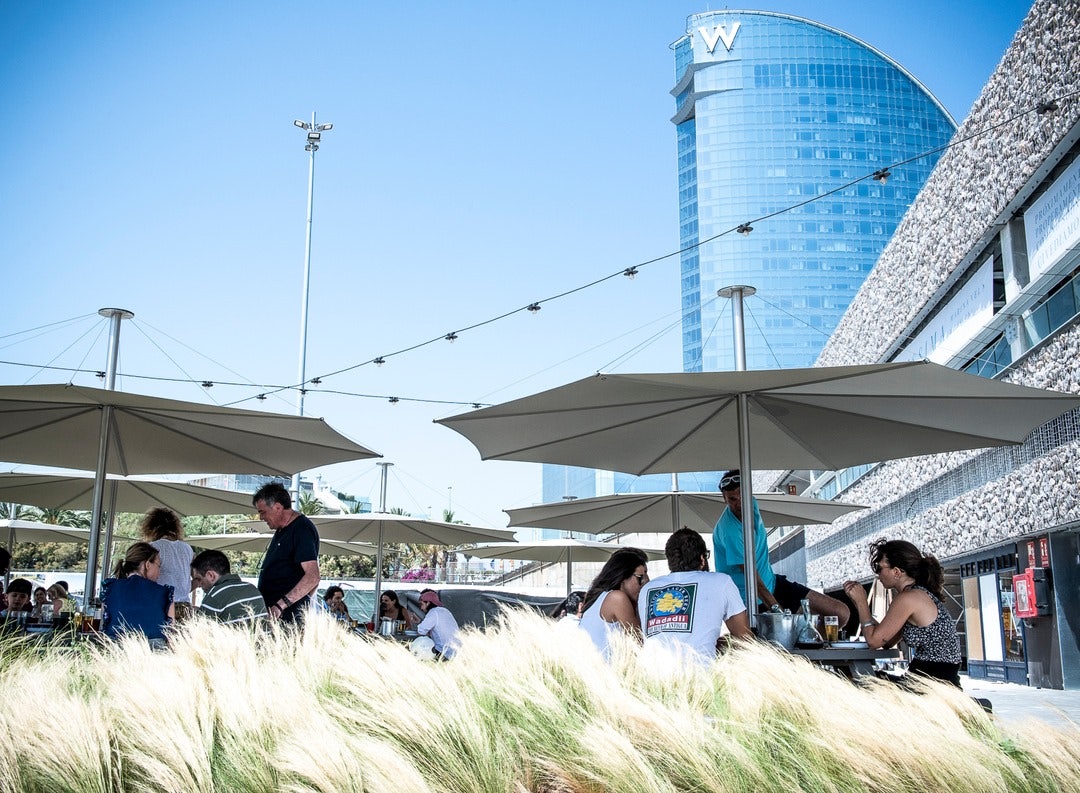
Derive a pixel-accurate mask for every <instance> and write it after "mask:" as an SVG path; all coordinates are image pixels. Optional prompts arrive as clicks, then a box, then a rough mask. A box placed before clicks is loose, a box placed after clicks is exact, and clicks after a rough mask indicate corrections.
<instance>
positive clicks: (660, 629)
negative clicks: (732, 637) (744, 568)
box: [638, 570, 746, 661]
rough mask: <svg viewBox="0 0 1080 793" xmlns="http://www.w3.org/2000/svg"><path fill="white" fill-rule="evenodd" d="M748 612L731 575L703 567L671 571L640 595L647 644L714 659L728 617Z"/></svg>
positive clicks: (639, 609)
mask: <svg viewBox="0 0 1080 793" xmlns="http://www.w3.org/2000/svg"><path fill="white" fill-rule="evenodd" d="M744 611H746V605H745V604H744V603H743V600H742V598H741V597H740V596H739V589H738V587H736V586H735V582H734V581H732V580H731V576H729V575H726V574H724V573H710V572H705V571H704V570H700V571H698V570H687V571H684V572H681V573H668V574H667V575H664V576H660V577H659V578H654V579H653V580H652V581H650V582H649V583H647V584H646V585H645V586H644V587H643V588H642V590H641V594H640V595H638V616H639V617H640V618H641V632H642V634H643V635H644V637H645V647H646V648H648V647H650V646H654V645H658V646H666V647H669V648H672V649H690V650H693V651H694V652H696V653H697V654H699V655H700V656H702V657H703V658H704V659H705V660H709V661H711V660H712V659H713V658H714V657H716V640H717V639H719V638H720V633H721V631H722V629H723V626H724V622H725V620H728V619H730V618H731V617H734V616H735V615H736V614H741V613H742V612H744Z"/></svg>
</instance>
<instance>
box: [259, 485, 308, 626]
mask: <svg viewBox="0 0 1080 793" xmlns="http://www.w3.org/2000/svg"><path fill="white" fill-rule="evenodd" d="M251 503H252V504H253V505H254V506H255V509H256V511H258V513H259V519H260V520H262V521H265V522H266V525H267V526H269V527H270V528H271V529H273V530H274V536H273V538H272V539H271V540H270V545H269V546H267V548H266V555H265V556H264V557H263V561H262V566H261V567H260V568H259V592H261V593H262V596H263V599H264V600H265V601H266V608H267V610H268V611H269V612H270V617H271V618H273V619H280V620H282V621H283V622H293V623H302V622H303V620H304V608H305V607H306V606H307V604H308V598H309V596H310V595H311V593H312V592H314V591H315V589H316V588H317V587H318V586H319V532H318V530H317V529H316V528H315V524H314V523H312V522H311V521H310V520H308V518H307V517H306V516H305V515H301V514H300V513H299V512H297V511H296V510H294V509H293V508H292V497H291V496H290V495H289V491H288V490H286V489H285V488H284V487H283V486H282V485H281V484H279V483H278V482H271V483H270V484H267V485H263V486H262V487H261V488H259V489H258V491H256V493H255V495H254V496H253V497H252V499H251Z"/></svg>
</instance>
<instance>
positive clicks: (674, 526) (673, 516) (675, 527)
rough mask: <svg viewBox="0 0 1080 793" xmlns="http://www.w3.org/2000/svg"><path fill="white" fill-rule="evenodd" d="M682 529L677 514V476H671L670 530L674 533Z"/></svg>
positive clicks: (679, 517)
mask: <svg viewBox="0 0 1080 793" xmlns="http://www.w3.org/2000/svg"><path fill="white" fill-rule="evenodd" d="M681 528H682V516H681V515H680V514H679V475H678V474H676V473H672V475H671V530H672V532H676V531H678V530H679V529H681Z"/></svg>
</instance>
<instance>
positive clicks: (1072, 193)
mask: <svg viewBox="0 0 1080 793" xmlns="http://www.w3.org/2000/svg"><path fill="white" fill-rule="evenodd" d="M1024 233H1025V234H1026V235H1027V252H1028V273H1029V274H1030V277H1031V280H1032V281H1034V280H1035V279H1036V278H1038V277H1039V276H1040V275H1042V274H1043V273H1045V272H1047V271H1048V270H1050V269H1051V268H1052V267H1053V266H1054V265H1056V264H1057V263H1058V262H1060V261H1061V259H1062V258H1063V257H1064V256H1065V255H1066V254H1067V253H1068V251H1069V250H1070V249H1071V248H1074V247H1076V245H1077V243H1080V159H1077V160H1074V161H1073V163H1072V165H1070V166H1069V167H1068V168H1066V169H1065V172H1064V173H1063V174H1061V176H1059V177H1058V178H1057V179H1055V180H1054V183H1053V184H1052V185H1050V187H1049V189H1048V190H1047V191H1046V192H1045V193H1043V194H1042V195H1041V196H1039V199H1038V200H1037V201H1035V202H1034V203H1033V204H1032V205H1031V208H1030V209H1028V211H1027V212H1025V213H1024Z"/></svg>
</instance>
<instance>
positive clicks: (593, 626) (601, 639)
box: [581, 548, 649, 658]
mask: <svg viewBox="0 0 1080 793" xmlns="http://www.w3.org/2000/svg"><path fill="white" fill-rule="evenodd" d="M647 562H648V557H647V556H646V555H645V552H644V551H642V550H640V549H638V548H620V549H619V550H617V551H615V553H613V554H611V556H610V557H609V558H608V560H607V562H605V563H604V566H603V567H602V568H601V569H600V573H599V574H598V575H597V576H596V578H594V579H593V582H592V584H591V585H590V586H589V591H588V592H586V593H585V601H584V603H583V604H582V607H581V611H582V613H581V628H582V630H584V631H585V632H586V633H587V634H589V637H590V638H591V639H592V640H593V643H594V644H595V645H596V646H597V647H598V648H599V649H600V652H601V653H602V654H603V656H604V657H605V658H607V657H608V656H609V655H610V653H611V647H610V640H611V634H612V633H613V632H614V631H623V632H625V633H629V634H630V635H631V636H633V637H634V638H636V639H638V640H639V641H640V640H641V621H640V620H639V619H638V608H637V598H638V593H639V592H641V587H642V586H644V585H645V584H647V583H648V581H649V568H648V565H647Z"/></svg>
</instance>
